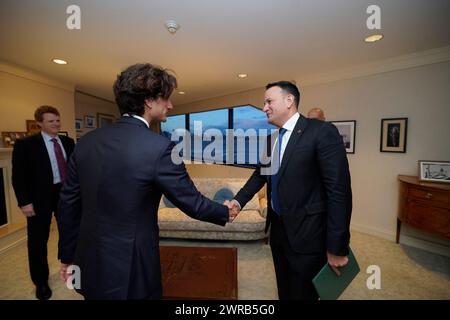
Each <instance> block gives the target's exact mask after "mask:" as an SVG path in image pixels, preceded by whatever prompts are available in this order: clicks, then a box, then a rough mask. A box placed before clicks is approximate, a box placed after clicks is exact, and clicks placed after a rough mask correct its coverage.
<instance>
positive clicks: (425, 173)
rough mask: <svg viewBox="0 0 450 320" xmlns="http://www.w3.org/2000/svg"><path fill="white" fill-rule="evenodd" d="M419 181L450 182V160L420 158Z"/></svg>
mask: <svg viewBox="0 0 450 320" xmlns="http://www.w3.org/2000/svg"><path fill="white" fill-rule="evenodd" d="M419 181H423V182H442V183H450V161H431V160H419Z"/></svg>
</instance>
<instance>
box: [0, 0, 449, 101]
mask: <svg viewBox="0 0 450 320" xmlns="http://www.w3.org/2000/svg"><path fill="white" fill-rule="evenodd" d="M71 4H77V5H79V6H80V8H81V30H68V29H67V28H66V18H67V17H68V15H67V14H66V8H67V6H68V5H71ZM370 4H376V5H379V6H380V8H381V27H382V30H381V32H382V33H383V34H384V36H385V38H384V39H383V40H382V41H380V42H378V43H375V44H366V43H364V42H363V38H364V37H365V36H366V35H369V34H371V33H373V32H372V31H370V30H368V29H367V27H366V19H367V17H368V14H367V13H366V8H367V7H368V5H370ZM169 19H175V20H176V21H177V22H178V23H179V24H180V25H181V28H180V30H179V31H178V32H177V34H175V35H171V34H170V33H169V32H168V31H167V30H166V29H165V27H164V23H165V21H166V20H169ZM449 44H450V1H449V0H385V1H377V0H340V1H337V0H309V1H307V0H128V1H124V0H70V1H67V0H39V1H36V0H1V3H0V45H1V50H0V59H3V60H6V61H10V62H13V63H16V64H18V65H21V66H24V67H27V68H29V69H33V70H36V71H38V72H39V73H41V74H44V75H47V76H50V77H52V78H54V79H58V80H61V81H64V82H69V83H72V84H74V85H75V86H76V88H77V89H78V90H80V91H83V92H87V93H91V94H94V95H97V96H100V97H103V98H107V99H109V100H113V94H112V89H111V87H112V84H113V82H114V80H115V77H116V75H117V74H118V73H119V72H120V71H121V70H122V69H123V68H125V67H126V66H128V65H130V64H133V63H137V62H151V63H154V64H158V65H161V66H163V67H166V68H170V69H172V70H173V71H175V73H176V74H177V77H178V81H179V90H182V91H186V92H187V94H186V95H184V96H181V95H178V94H174V95H173V99H172V100H173V102H174V103H175V104H181V103H187V102H192V101H196V100H201V99H205V98H209V97H214V96H220V95H224V94H230V93H234V92H239V91H244V90H248V89H252V88H257V87H262V86H264V85H265V84H266V83H268V82H271V81H276V80H281V79H288V80H289V79H301V78H302V77H304V76H308V75H312V74H316V73H324V72H328V71H332V70H336V69H341V68H346V67H350V66H352V65H355V64H363V63H368V62H373V61H376V60H380V59H385V58H389V57H394V56H398V55H402V54H408V53H412V52H418V51H423V50H427V49H431V48H437V47H444V46H448V45H449ZM55 57H58V58H61V59H66V60H67V61H68V62H69V64H68V65H66V66H58V65H56V64H54V63H52V62H51V59H52V58H55ZM241 72H244V73H248V74H249V77H248V78H246V79H238V78H237V77H236V75H237V74H238V73H241Z"/></svg>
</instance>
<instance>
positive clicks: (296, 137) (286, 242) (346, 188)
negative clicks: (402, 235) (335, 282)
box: [232, 81, 352, 299]
mask: <svg viewBox="0 0 450 320" xmlns="http://www.w3.org/2000/svg"><path fill="white" fill-rule="evenodd" d="M266 89H267V90H266V92H265V99H264V109H263V111H264V112H265V113H266V115H267V118H268V121H269V123H271V124H273V125H275V126H277V127H278V128H280V129H279V134H278V133H277V138H276V139H275V143H274V144H273V147H272V144H271V143H270V141H271V140H274V139H271V137H269V139H268V154H270V156H271V163H270V166H262V165H260V166H259V167H258V168H257V169H256V170H255V172H254V173H253V175H252V176H251V177H250V179H249V180H248V181H247V183H246V184H245V186H244V187H243V188H242V189H241V190H240V191H239V192H238V194H237V195H236V196H235V199H234V200H233V201H232V202H233V203H234V204H235V206H236V207H243V206H245V204H246V203H247V202H248V201H249V200H250V199H251V198H252V197H253V195H254V194H255V193H256V192H258V191H259V190H260V189H261V188H262V187H263V185H264V184H265V183H267V185H268V187H267V192H268V199H270V201H269V203H268V217H267V222H266V223H267V224H266V231H267V230H268V228H269V226H270V225H271V231H270V245H271V249H272V256H273V261H274V265H275V272H276V278H277V286H278V296H279V298H280V299H317V298H318V295H317V292H316V290H315V289H314V286H313V284H312V279H313V278H314V276H315V275H316V274H317V272H318V271H319V270H320V269H321V268H322V267H323V266H324V265H325V263H326V262H327V261H328V263H329V264H330V265H331V266H332V267H333V268H334V269H335V271H336V272H339V271H338V269H337V268H338V267H341V266H344V265H346V264H347V262H348V258H347V255H348V252H349V251H348V244H349V239H350V233H349V224H350V216H351V211H352V192H351V187H350V173H349V168H348V161H347V155H346V152H345V149H344V146H343V144H342V138H341V136H340V135H339V132H338V130H337V129H336V127H335V126H334V125H332V124H331V123H327V122H324V121H319V120H317V119H307V118H305V117H303V116H301V115H300V114H299V113H298V104H299V101H300V92H299V91H298V88H297V87H296V86H295V85H294V84H292V83H290V82H287V81H280V82H276V83H271V84H268V85H267V86H266ZM278 163H280V165H278Z"/></svg>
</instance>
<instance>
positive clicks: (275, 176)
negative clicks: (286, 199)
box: [272, 128, 287, 214]
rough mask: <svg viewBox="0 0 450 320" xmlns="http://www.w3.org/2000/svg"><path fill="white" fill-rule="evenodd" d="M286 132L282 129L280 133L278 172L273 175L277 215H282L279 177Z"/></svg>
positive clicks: (274, 206) (274, 207)
mask: <svg viewBox="0 0 450 320" xmlns="http://www.w3.org/2000/svg"><path fill="white" fill-rule="evenodd" d="M286 131H287V130H286V129H285V128H280V130H279V133H278V170H276V171H277V173H276V174H274V175H272V207H273V210H275V212H276V213H277V214H280V213H281V208H280V200H279V197H278V177H279V174H280V169H281V144H282V142H283V136H284V134H285V133H286ZM275 151H276V149H275ZM275 165H276V164H275Z"/></svg>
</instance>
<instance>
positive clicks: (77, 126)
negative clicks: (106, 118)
mask: <svg viewBox="0 0 450 320" xmlns="http://www.w3.org/2000/svg"><path fill="white" fill-rule="evenodd" d="M81 129H83V120H82V119H75V130H77V131H80V130H81Z"/></svg>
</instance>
